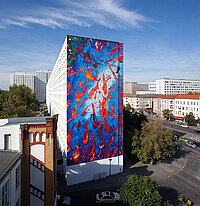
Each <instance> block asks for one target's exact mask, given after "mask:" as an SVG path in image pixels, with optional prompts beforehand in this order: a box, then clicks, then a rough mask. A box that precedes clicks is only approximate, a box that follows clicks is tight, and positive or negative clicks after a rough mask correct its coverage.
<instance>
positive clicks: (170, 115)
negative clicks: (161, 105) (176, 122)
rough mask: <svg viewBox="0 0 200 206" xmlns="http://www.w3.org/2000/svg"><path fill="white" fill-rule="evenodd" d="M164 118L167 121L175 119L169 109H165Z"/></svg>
mask: <svg viewBox="0 0 200 206" xmlns="http://www.w3.org/2000/svg"><path fill="white" fill-rule="evenodd" d="M162 112H163V116H164V117H165V119H166V120H172V119H173V114H172V113H171V111H170V110H169V109H164V110H163V111H162Z"/></svg>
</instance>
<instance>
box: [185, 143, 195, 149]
mask: <svg viewBox="0 0 200 206" xmlns="http://www.w3.org/2000/svg"><path fill="white" fill-rule="evenodd" d="M185 144H186V145H187V146H189V147H192V148H196V147H197V146H196V144H194V143H192V142H186V143H185Z"/></svg>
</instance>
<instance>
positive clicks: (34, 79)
mask: <svg viewBox="0 0 200 206" xmlns="http://www.w3.org/2000/svg"><path fill="white" fill-rule="evenodd" d="M50 74H51V71H49V70H40V71H37V72H36V75H35V74H30V73H26V72H16V73H14V74H11V76H10V85H14V84H16V85H26V86H27V87H29V88H31V89H32V91H33V92H35V94H36V97H37V99H38V101H39V102H45V99H46V84H47V82H48V79H49V77H50Z"/></svg>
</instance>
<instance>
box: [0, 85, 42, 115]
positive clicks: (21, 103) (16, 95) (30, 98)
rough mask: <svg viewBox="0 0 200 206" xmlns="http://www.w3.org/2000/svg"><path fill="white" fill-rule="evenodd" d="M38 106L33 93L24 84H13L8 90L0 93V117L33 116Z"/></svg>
mask: <svg viewBox="0 0 200 206" xmlns="http://www.w3.org/2000/svg"><path fill="white" fill-rule="evenodd" d="M38 108H39V102H38V100H37V98H36V96H35V93H33V92H32V90H31V89H30V88H29V87H27V86H25V85H20V86H17V85H13V86H10V88H9V91H8V92H6V93H4V92H2V93H0V115H1V116H0V118H12V117H27V116H35V111H36V110H38Z"/></svg>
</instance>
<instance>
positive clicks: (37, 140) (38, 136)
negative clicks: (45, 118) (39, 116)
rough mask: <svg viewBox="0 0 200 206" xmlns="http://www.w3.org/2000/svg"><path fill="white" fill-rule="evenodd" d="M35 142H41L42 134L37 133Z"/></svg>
mask: <svg viewBox="0 0 200 206" xmlns="http://www.w3.org/2000/svg"><path fill="white" fill-rule="evenodd" d="M35 141H36V142H39V141H40V134H39V133H38V132H37V133H35Z"/></svg>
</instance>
